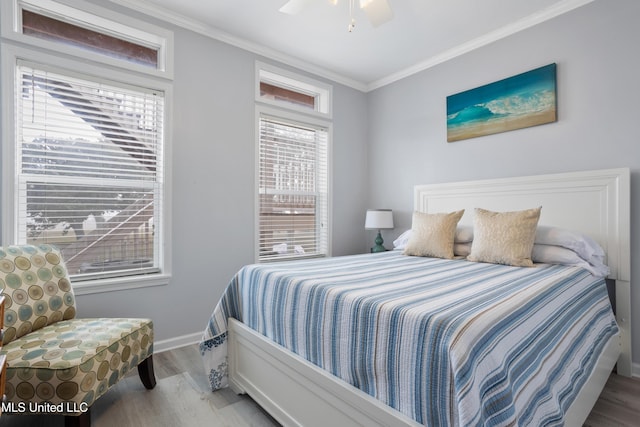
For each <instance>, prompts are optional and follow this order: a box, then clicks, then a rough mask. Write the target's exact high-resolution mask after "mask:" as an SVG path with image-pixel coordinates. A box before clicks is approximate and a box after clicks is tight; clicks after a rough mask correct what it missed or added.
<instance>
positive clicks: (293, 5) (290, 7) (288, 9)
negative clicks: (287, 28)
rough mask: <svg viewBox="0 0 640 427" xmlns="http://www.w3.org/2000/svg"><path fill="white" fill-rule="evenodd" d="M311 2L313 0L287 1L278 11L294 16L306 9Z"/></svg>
mask: <svg viewBox="0 0 640 427" xmlns="http://www.w3.org/2000/svg"><path fill="white" fill-rule="evenodd" d="M312 1H313V0H289V1H288V2H286V3H285V4H284V5H283V6H282V7H281V8H280V9H278V10H279V11H280V12H282V13H286V14H287V15H295V14H297V13H299V12H300V11H302V9H304V8H305V7H307V6H308V5H309V4H310V3H311V2H312Z"/></svg>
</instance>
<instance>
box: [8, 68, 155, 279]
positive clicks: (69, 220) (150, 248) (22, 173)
mask: <svg viewBox="0 0 640 427" xmlns="http://www.w3.org/2000/svg"><path fill="white" fill-rule="evenodd" d="M17 76H18V79H19V81H18V91H17V93H18V94H19V96H18V97H17V100H16V104H17V105H16V112H17V118H18V120H17V132H16V134H17V139H16V144H17V145H16V153H17V156H16V161H17V165H16V170H17V188H18V191H17V195H16V196H17V203H16V206H17V210H18V215H17V240H18V242H19V243H32V244H38V243H50V244H55V245H57V246H58V247H59V248H60V249H61V250H62V253H63V255H64V258H65V261H66V263H67V269H68V271H69V273H70V274H71V275H73V276H74V277H75V278H76V279H82V278H93V277H96V276H97V277H104V276H109V275H124V274H131V273H135V274H140V273H145V272H157V271H159V258H158V245H159V241H158V239H157V236H158V234H157V233H156V232H155V229H154V226H155V225H156V224H158V223H159V222H160V221H161V220H162V218H160V217H159V212H160V210H159V209H156V205H157V204H160V203H162V200H161V194H162V191H161V189H162V187H161V186H162V182H163V170H162V161H161V159H162V137H163V133H162V128H163V117H164V111H163V108H164V97H163V94H162V93H160V92H157V91H148V90H145V89H143V88H136V87H130V86H127V87H125V86H122V85H117V84H114V83H111V82H99V81H95V80H93V79H91V80H90V79H87V78H78V77H75V76H71V75H69V74H68V73H61V72H52V71H48V70H46V69H45V67H42V66H38V65H31V64H23V63H19V64H18V67H17Z"/></svg>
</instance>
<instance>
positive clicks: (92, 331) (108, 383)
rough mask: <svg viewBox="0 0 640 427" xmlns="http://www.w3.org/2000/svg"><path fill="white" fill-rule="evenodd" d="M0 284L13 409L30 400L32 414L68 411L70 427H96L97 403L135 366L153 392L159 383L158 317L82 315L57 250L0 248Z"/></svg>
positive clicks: (4, 350)
mask: <svg viewBox="0 0 640 427" xmlns="http://www.w3.org/2000/svg"><path fill="white" fill-rule="evenodd" d="M0 288H1V289H2V294H3V295H4V296H5V316H4V333H3V336H2V342H3V346H2V349H1V351H0V354H4V355H6V357H7V372H6V383H5V395H6V399H7V402H12V403H13V404H14V407H16V408H19V407H20V406H18V405H20V404H21V403H20V402H23V403H22V404H21V405H23V407H25V406H26V407H27V411H26V412H47V413H49V412H54V411H55V412H56V413H61V414H62V415H65V425H66V426H72V425H79V426H80V425H82V426H89V425H90V424H91V415H90V407H91V405H92V404H93V402H95V401H96V399H98V398H99V397H100V396H102V395H103V394H104V393H105V392H106V391H107V390H108V389H109V388H110V387H112V386H113V385H114V384H116V383H117V382H118V380H120V379H121V378H122V377H124V376H125V375H126V374H127V372H129V370H131V369H132V368H134V367H136V366H137V367H138V374H139V375H140V379H141V380H142V383H143V384H144V386H145V387H146V388H147V389H152V388H153V387H155V384H156V380H155V376H154V372H153V359H152V353H153V324H152V322H151V320H149V319H126V318H125V319H116V318H104V319H76V318H75V315H76V308H75V298H74V295H73V289H72V288H71V282H70V281H69V277H68V274H67V271H66V268H65V265H64V261H63V259H62V257H61V254H60V252H59V251H58V249H56V248H55V247H53V246H50V245H39V246H30V245H23V246H8V247H0ZM38 404H41V405H38ZM53 405H55V406H53ZM34 408H35V409H36V410H35V411H32V409H34ZM51 409H53V410H51Z"/></svg>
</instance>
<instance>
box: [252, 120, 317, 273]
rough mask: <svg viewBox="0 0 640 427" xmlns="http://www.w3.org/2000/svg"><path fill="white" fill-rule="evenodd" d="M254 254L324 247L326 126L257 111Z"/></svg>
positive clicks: (286, 254)
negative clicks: (256, 241) (256, 240)
mask: <svg viewBox="0 0 640 427" xmlns="http://www.w3.org/2000/svg"><path fill="white" fill-rule="evenodd" d="M259 129H260V138H259V168H258V169H259V171H258V175H259V177H258V179H259V216H258V223H259V224H258V228H259V260H261V261H268V260H274V259H282V258H299V257H313V256H324V255H326V254H327V253H328V223H327V222H328V173H327V169H328V167H327V160H328V153H327V150H328V132H327V131H326V129H323V128H321V127H315V126H310V125H304V124H299V123H294V122H290V121H287V120H283V119H276V118H272V117H266V116H262V117H261V118H260V123H259Z"/></svg>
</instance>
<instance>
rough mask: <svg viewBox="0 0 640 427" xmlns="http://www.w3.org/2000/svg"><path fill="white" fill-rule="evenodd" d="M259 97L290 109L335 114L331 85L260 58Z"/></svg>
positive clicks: (320, 114)
mask: <svg viewBox="0 0 640 427" xmlns="http://www.w3.org/2000/svg"><path fill="white" fill-rule="evenodd" d="M256 65H257V70H256V75H257V81H258V84H257V85H256V100H257V101H259V102H262V103H266V104H270V105H275V106H277V107H279V108H284V109H287V110H290V111H299V112H302V113H305V114H312V115H315V116H320V117H325V118H327V119H329V118H331V96H332V88H331V86H330V85H327V84H325V83H321V82H318V81H315V80H313V79H309V78H306V77H303V76H299V75H296V74H294V73H291V72H288V71H285V70H281V69H279V68H276V67H272V66H270V65H267V64H263V63H260V62H258V63H257V64H256Z"/></svg>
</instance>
